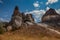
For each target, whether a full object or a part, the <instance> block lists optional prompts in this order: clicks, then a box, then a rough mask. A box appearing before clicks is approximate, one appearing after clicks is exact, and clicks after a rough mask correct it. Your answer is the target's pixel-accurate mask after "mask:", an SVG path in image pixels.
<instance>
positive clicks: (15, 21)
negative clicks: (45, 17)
mask: <svg viewBox="0 0 60 40" xmlns="http://www.w3.org/2000/svg"><path fill="white" fill-rule="evenodd" d="M10 24H11V25H12V27H13V29H16V28H19V27H20V26H21V25H22V14H21V13H20V12H19V10H18V7H15V10H14V13H13V15H12V18H11V21H10Z"/></svg>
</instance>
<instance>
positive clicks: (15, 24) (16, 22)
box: [7, 6, 34, 31]
mask: <svg viewBox="0 0 60 40" xmlns="http://www.w3.org/2000/svg"><path fill="white" fill-rule="evenodd" d="M27 22H28V23H27ZM29 23H34V19H33V17H32V14H27V15H25V14H24V13H21V12H19V9H18V7H17V6H16V7H15V10H14V13H13V15H12V17H11V21H10V22H9V24H8V25H7V28H8V29H7V30H8V31H9V28H10V29H13V30H14V29H18V28H20V27H21V26H22V25H23V24H25V25H26V24H29Z"/></svg>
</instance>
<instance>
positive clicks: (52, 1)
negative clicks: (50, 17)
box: [46, 0, 58, 5]
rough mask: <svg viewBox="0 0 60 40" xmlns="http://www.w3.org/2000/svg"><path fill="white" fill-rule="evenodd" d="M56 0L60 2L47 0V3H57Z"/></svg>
mask: <svg viewBox="0 0 60 40" xmlns="http://www.w3.org/2000/svg"><path fill="white" fill-rule="evenodd" d="M56 2H58V0H48V1H47V2H46V5H48V4H53V3H56Z"/></svg>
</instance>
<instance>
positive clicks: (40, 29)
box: [0, 6, 60, 40]
mask: <svg viewBox="0 0 60 40" xmlns="http://www.w3.org/2000/svg"><path fill="white" fill-rule="evenodd" d="M3 27H4V28H5V29H4V30H6V32H5V33H4V34H1V35H0V40H4V39H5V40H60V14H58V13H57V12H56V11H55V10H54V9H52V8H51V9H49V10H48V11H46V13H45V14H44V15H43V17H42V22H41V23H35V21H34V18H33V17H32V14H26V15H25V14H24V13H21V12H19V8H18V7H17V6H16V7H15V9H14V12H13V14H12V17H11V21H10V22H9V23H6V24H5V25H4V26H3Z"/></svg>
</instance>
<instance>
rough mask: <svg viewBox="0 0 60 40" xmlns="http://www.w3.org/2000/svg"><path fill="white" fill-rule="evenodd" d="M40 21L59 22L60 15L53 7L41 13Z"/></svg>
mask: <svg viewBox="0 0 60 40" xmlns="http://www.w3.org/2000/svg"><path fill="white" fill-rule="evenodd" d="M42 22H48V23H57V22H60V15H59V14H58V13H57V12H56V11H55V10H54V9H52V8H51V9H49V10H48V11H47V12H46V13H45V14H44V15H43V17H42Z"/></svg>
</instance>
